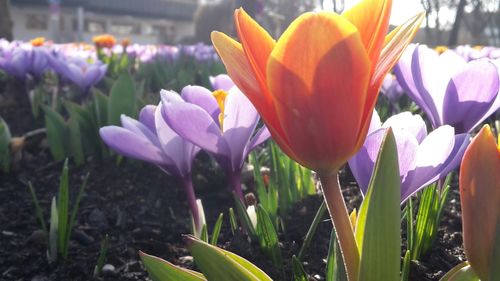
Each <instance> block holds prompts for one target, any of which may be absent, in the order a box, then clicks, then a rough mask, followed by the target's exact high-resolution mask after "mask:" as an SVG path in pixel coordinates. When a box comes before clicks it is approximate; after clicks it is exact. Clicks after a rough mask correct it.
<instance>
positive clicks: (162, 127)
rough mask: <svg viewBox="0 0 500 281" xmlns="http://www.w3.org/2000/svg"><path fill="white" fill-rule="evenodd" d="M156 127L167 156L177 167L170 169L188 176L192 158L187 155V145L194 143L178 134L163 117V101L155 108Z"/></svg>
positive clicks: (173, 172)
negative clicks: (188, 141)
mask: <svg viewBox="0 0 500 281" xmlns="http://www.w3.org/2000/svg"><path fill="white" fill-rule="evenodd" d="M155 127H156V132H157V135H158V140H159V142H160V145H161V148H162V149H163V153H164V155H165V157H168V158H169V159H170V161H171V162H172V163H174V164H175V165H173V166H174V167H175V171H169V172H170V173H171V174H175V175H178V176H181V177H183V176H187V175H189V173H190V172H191V162H192V160H193V159H192V158H187V157H186V152H185V150H186V149H187V146H189V145H192V144H189V143H187V142H186V141H185V140H183V139H182V138H181V137H180V136H179V135H177V134H176V133H175V132H174V131H173V130H172V129H171V128H170V127H169V126H168V125H167V123H166V122H165V120H163V118H162V103H161V102H160V104H158V106H157V107H156V110H155Z"/></svg>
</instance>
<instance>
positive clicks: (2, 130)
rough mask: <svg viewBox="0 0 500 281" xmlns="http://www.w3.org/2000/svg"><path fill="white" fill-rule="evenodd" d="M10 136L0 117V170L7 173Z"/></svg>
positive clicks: (8, 168)
mask: <svg viewBox="0 0 500 281" xmlns="http://www.w3.org/2000/svg"><path fill="white" fill-rule="evenodd" d="M11 138H12V136H11V134H10V130H9V126H8V125H7V123H6V122H5V121H4V120H3V119H2V118H1V117H0V168H1V170H2V171H4V172H6V173H8V172H9V170H10V149H9V146H10V140H11Z"/></svg>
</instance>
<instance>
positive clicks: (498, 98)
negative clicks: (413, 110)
mask: <svg viewBox="0 0 500 281" xmlns="http://www.w3.org/2000/svg"><path fill="white" fill-rule="evenodd" d="M394 72H395V74H396V76H397V78H398V81H399V83H400V84H401V86H402V87H403V88H404V89H405V91H406V92H407V94H408V95H409V96H410V98H411V99H412V100H413V101H414V102H415V103H416V104H417V105H418V106H419V107H420V108H421V109H422V110H423V111H424V112H425V114H426V115H427V117H428V118H429V120H430V122H431V124H432V127H433V128H437V127H439V126H441V125H451V126H453V127H454V128H455V130H456V132H457V133H465V132H470V131H471V130H472V129H474V127H476V126H477V125H479V124H480V123H481V122H483V121H484V120H485V119H486V118H488V117H489V116H490V115H491V114H493V113H495V112H496V111H497V110H498V109H499V108H500V95H499V92H498V89H499V84H500V82H499V77H498V70H497V68H496V67H495V65H494V64H493V63H492V62H491V61H490V60H487V59H480V60H474V61H471V62H468V63H467V62H466V61H465V60H464V59H463V58H462V57H460V56H459V55H457V54H456V53H455V52H453V51H445V52H444V53H443V54H441V55H439V54H438V53H437V52H435V51H434V50H432V49H429V48H428V47H426V46H415V45H413V46H410V47H408V49H407V50H406V51H405V53H404V54H403V56H402V57H401V59H400V61H399V62H398V64H397V66H396V67H395V69H394Z"/></svg>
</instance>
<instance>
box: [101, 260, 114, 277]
mask: <svg viewBox="0 0 500 281" xmlns="http://www.w3.org/2000/svg"><path fill="white" fill-rule="evenodd" d="M101 272H102V275H104V276H112V275H115V273H116V269H115V267H114V265H112V264H109V263H107V264H105V265H104V266H103V267H102V271H101Z"/></svg>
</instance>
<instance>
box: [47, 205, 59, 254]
mask: <svg viewBox="0 0 500 281" xmlns="http://www.w3.org/2000/svg"><path fill="white" fill-rule="evenodd" d="M58 224H59V219H58V214H57V203H56V197H52V204H51V207H50V230H49V250H48V253H47V255H48V257H49V262H54V261H56V260H57V244H58V232H59V231H58Z"/></svg>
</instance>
